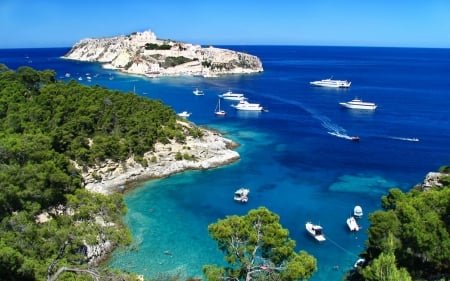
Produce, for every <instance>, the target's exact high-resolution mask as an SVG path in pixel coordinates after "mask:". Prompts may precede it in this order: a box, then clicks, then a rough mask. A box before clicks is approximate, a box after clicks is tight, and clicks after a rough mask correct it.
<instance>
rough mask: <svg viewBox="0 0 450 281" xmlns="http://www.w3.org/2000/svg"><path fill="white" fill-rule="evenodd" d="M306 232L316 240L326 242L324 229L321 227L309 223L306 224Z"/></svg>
mask: <svg viewBox="0 0 450 281" xmlns="http://www.w3.org/2000/svg"><path fill="white" fill-rule="evenodd" d="M305 228H306V231H307V232H308V233H309V234H311V236H312V237H314V239H316V240H317V241H319V242H323V241H325V240H326V239H325V236H324V235H323V228H322V227H321V226H320V225H317V224H313V223H311V222H307V223H306V224H305Z"/></svg>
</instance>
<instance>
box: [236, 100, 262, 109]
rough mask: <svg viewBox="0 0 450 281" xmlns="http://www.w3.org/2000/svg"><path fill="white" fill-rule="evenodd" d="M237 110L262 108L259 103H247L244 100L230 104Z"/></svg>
mask: <svg viewBox="0 0 450 281" xmlns="http://www.w3.org/2000/svg"><path fill="white" fill-rule="evenodd" d="M232 107H234V108H236V109H237V110H243V111H263V110H264V108H263V107H262V106H261V105H260V104H259V103H249V102H248V101H246V100H241V101H239V103H238V104H234V105H232Z"/></svg>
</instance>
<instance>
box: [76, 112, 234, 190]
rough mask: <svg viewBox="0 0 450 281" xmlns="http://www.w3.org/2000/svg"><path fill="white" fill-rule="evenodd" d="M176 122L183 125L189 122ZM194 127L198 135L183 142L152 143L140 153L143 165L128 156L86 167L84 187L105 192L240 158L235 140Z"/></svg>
mask: <svg viewBox="0 0 450 281" xmlns="http://www.w3.org/2000/svg"><path fill="white" fill-rule="evenodd" d="M179 122H180V123H181V124H183V126H193V125H192V124H189V123H187V122H182V121H179ZM198 128H200V130H201V131H202V132H203V136H202V137H200V138H193V137H191V136H188V137H187V138H186V141H185V142H184V143H183V144H180V143H176V142H175V141H171V142H170V143H168V144H162V143H158V144H156V145H155V148H154V150H153V151H149V152H147V153H145V154H144V157H143V159H144V160H145V162H146V163H147V164H146V165H143V164H142V163H139V162H137V161H135V160H134V157H130V158H128V159H127V160H126V161H124V162H123V163H117V162H113V161H110V160H109V161H106V162H104V163H102V164H100V165H98V166H94V167H89V168H87V169H86V170H85V171H83V172H82V174H81V175H82V178H83V182H84V187H85V188H86V189H87V190H89V191H91V192H95V193H101V194H105V195H108V194H111V193H114V192H123V191H125V190H126V189H127V186H130V185H134V184H136V183H140V182H143V181H147V180H151V179H157V178H165V177H168V176H170V175H173V174H176V173H181V172H184V171H188V170H205V169H211V168H217V167H220V166H223V165H226V164H229V163H233V162H235V161H238V160H239V159H240V155H239V153H237V152H236V151H234V150H232V148H235V147H237V146H238V144H237V143H235V142H234V141H232V140H230V139H227V138H225V137H223V136H222V134H221V133H219V132H218V131H216V130H213V129H206V128H202V127H198ZM180 155H189V159H188V160H187V159H179V156H180ZM177 158H178V160H177ZM191 159H192V160H191ZM80 170H81V169H80Z"/></svg>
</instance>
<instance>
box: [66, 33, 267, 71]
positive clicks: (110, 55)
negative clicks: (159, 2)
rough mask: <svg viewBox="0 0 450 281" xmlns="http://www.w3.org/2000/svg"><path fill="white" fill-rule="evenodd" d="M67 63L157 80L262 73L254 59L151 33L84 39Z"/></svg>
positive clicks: (258, 60) (69, 55) (260, 67)
mask: <svg viewBox="0 0 450 281" xmlns="http://www.w3.org/2000/svg"><path fill="white" fill-rule="evenodd" d="M64 58H67V59H73V60H80V61H92V62H99V63H102V64H103V66H104V67H105V68H111V69H117V70H120V71H123V72H126V73H133V74H140V75H146V76H149V77H157V76H177V75H199V76H204V77H215V76H219V75H224V74H245V73H256V72H262V71H263V67H262V63H261V60H260V59H259V58H258V57H256V56H253V55H249V54H246V53H242V52H236V51H232V50H227V49H220V48H215V47H202V46H200V45H193V44H188V43H182V42H176V41H173V40H161V39H158V38H156V35H155V34H154V33H153V32H151V31H145V32H135V33H132V34H130V35H122V36H117V37H108V38H97V39H91V38H89V39H83V40H81V41H80V42H78V43H76V44H75V45H74V46H73V47H72V49H71V50H70V51H69V52H68V53H67V54H66V55H65V56H64Z"/></svg>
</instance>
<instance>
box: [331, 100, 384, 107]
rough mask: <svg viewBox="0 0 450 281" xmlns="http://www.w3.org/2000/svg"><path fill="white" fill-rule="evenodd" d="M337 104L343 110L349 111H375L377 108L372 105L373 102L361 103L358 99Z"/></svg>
mask: <svg viewBox="0 0 450 281" xmlns="http://www.w3.org/2000/svg"><path fill="white" fill-rule="evenodd" d="M339 104H340V105H342V106H343V107H345V108H350V109H365V110H375V109H376V108H377V105H376V104H374V103H373V102H363V101H362V100H360V99H353V100H351V101H348V102H340V103H339Z"/></svg>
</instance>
